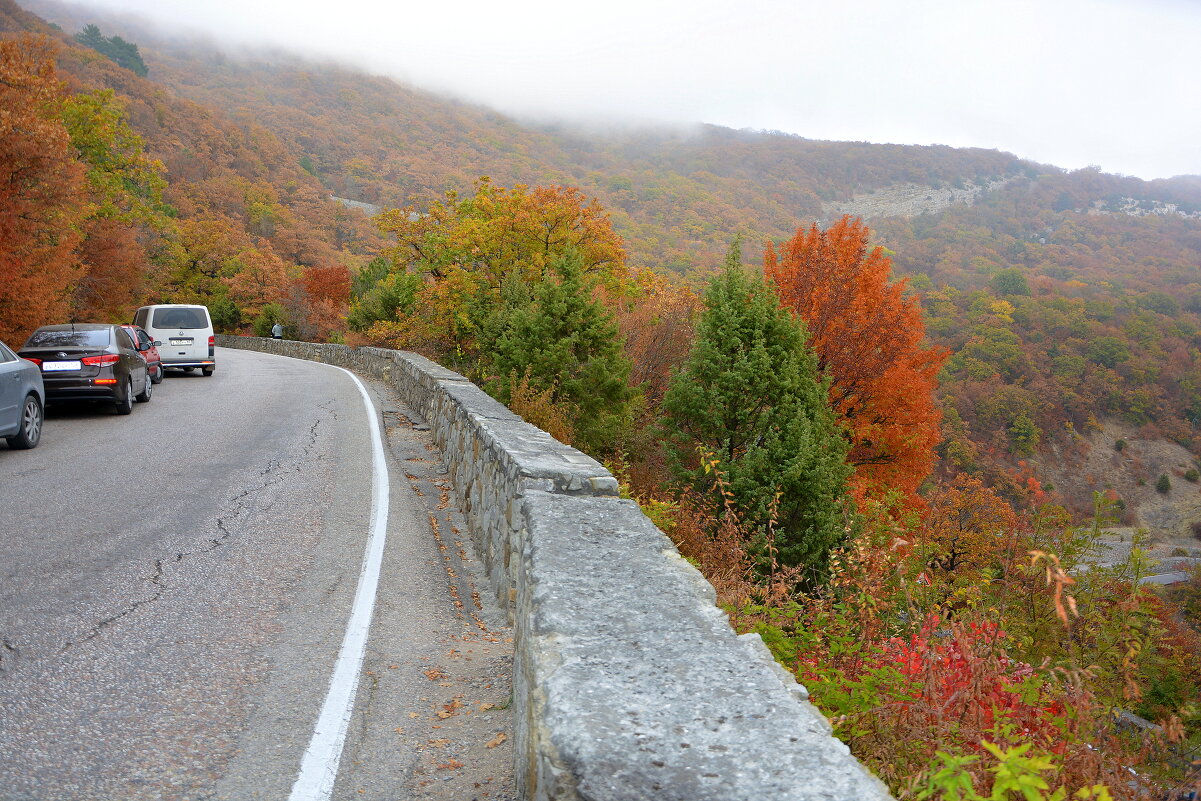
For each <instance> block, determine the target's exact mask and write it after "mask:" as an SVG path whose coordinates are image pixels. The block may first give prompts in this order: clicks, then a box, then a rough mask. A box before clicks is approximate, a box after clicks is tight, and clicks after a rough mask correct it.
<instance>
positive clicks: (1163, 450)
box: [1033, 422, 1201, 548]
mask: <svg viewBox="0 0 1201 801" xmlns="http://www.w3.org/2000/svg"><path fill="white" fill-rule="evenodd" d="M1082 444H1084V443H1082ZM1033 464H1034V466H1035V469H1036V471H1037V474H1038V476H1039V478H1040V479H1042V481H1043V483H1044V484H1047V483H1050V484H1052V485H1053V486H1054V488H1055V491H1056V493H1057V494H1058V495H1059V496H1060V497H1062V498H1065V499H1068V500H1073V501H1076V503H1075V504H1074V505H1077V506H1082V505H1084V504H1083V503H1082V501H1083V500H1087V499H1088V498H1089V497H1091V495H1092V493H1093V492H1104V491H1107V490H1112V491H1113V492H1115V493H1117V496H1118V498H1120V499H1121V500H1120V503H1119V506H1120V508H1119V512H1120V513H1121V515H1122V518H1123V522H1125V523H1127V524H1129V525H1130V526H1132V527H1135V528H1142V529H1146V530H1147V532H1148V533H1149V534H1150V535H1151V537H1152V539H1153V540H1155V541H1158V542H1161V543H1164V544H1170V545H1174V546H1187V547H1190V548H1191V547H1194V546H1201V540H1199V539H1198V538H1197V537H1196V536H1195V533H1194V528H1193V527H1194V525H1201V483H1199V482H1198V481H1197V480H1196V479H1197V477H1198V476H1197V473H1198V471H1197V463H1196V459H1195V457H1194V456H1193V455H1192V454H1191V453H1189V451H1187V450H1186V449H1184V448H1182V447H1181V446H1179V445H1177V444H1176V443H1174V442H1169V441H1167V440H1162V439H1142V438H1140V437H1139V436H1138V432H1137V431H1136V430H1134V429H1130V428H1126V427H1124V426H1121V425H1119V424H1117V423H1113V422H1110V423H1106V424H1105V425H1104V426H1103V427H1102V428H1101V430H1099V431H1095V432H1094V433H1093V434H1092V435H1091V436H1090V437H1088V441H1087V447H1084V448H1077V449H1067V448H1063V447H1061V446H1052V447H1051V448H1050V449H1049V450H1048V451H1047V452H1045V453H1043V454H1040V455H1039V456H1038V457H1037V458H1036V459H1034V460H1033ZM1165 476H1166V478H1167V481H1166V482H1163V479H1162V478H1161V477H1165ZM1190 479H1192V480H1190ZM1157 485H1158V486H1157Z"/></svg>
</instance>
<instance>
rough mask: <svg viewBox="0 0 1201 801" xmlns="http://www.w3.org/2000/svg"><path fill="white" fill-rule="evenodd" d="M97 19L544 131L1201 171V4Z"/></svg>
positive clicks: (478, 9)
mask: <svg viewBox="0 0 1201 801" xmlns="http://www.w3.org/2000/svg"><path fill="white" fill-rule="evenodd" d="M18 2H23V3H24V4H26V5H28V6H29V7H30V8H31V9H33V10H35V11H36V10H37V6H36V5H35V2H34V0H18ZM88 5H92V6H97V7H101V8H104V9H107V10H109V11H116V12H121V13H124V14H127V15H129V18H130V19H131V20H132V19H135V18H140V19H141V20H143V21H145V22H151V23H154V24H155V25H156V26H158V28H159V30H160V31H161V32H165V33H170V34H172V35H203V36H205V38H207V39H208V40H209V41H210V42H212V43H213V44H214V45H216V46H220V47H222V48H224V49H227V50H228V51H229V52H230V53H231V54H232V55H235V56H237V55H246V54H247V53H248V52H250V51H252V50H253V51H255V52H258V53H260V54H261V53H263V52H264V51H267V50H276V51H280V50H282V51H285V52H290V53H294V54H296V55H297V56H300V57H304V58H307V59H315V60H335V61H338V62H342V63H345V64H347V65H351V66H355V67H358V68H362V69H364V70H367V71H369V72H372V73H378V74H383V75H388V76H391V77H393V78H396V79H397V80H400V81H402V82H405V83H408V84H411V85H414V86H416V87H419V88H422V89H427V90H431V91H434V92H438V93H441V94H446V95H450V96H453V97H456V98H459V99H464V100H469V101H471V102H475V103H481V104H484V105H487V106H490V107H492V108H495V109H497V110H499V111H502V112H505V113H508V114H511V115H515V116H517V117H519V118H521V119H526V120H534V121H538V122H542V123H546V122H554V123H559V124H567V125H572V126H587V127H588V128H589V129H595V130H600V131H614V130H619V129H622V128H624V127H625V126H646V125H652V124H669V125H671V126H672V127H676V128H678V129H680V130H686V129H688V128H689V127H691V126H692V125H694V124H695V123H698V122H706V123H713V124H717V125H724V126H728V127H731V128H753V129H763V130H779V131H787V132H790V133H795V134H799V135H801V136H805V137H807V138H811V139H835V140H854V141H869V142H892V143H901V144H946V145H952V146H956V147H968V146H972V147H986V148H997V149H1000V150H1006V151H1010V152H1013V153H1015V154H1017V155H1018V156H1021V157H1023V158H1029V159H1033V160H1035V161H1039V162H1043V163H1049V164H1054V165H1057V166H1061V167H1066V168H1079V167H1083V166H1086V165H1098V166H1100V167H1101V168H1102V169H1103V170H1105V171H1106V172H1116V173H1123V174H1129V175H1136V176H1139V177H1142V178H1159V177H1169V176H1172V175H1178V174H1185V173H1191V174H1201V148H1198V147H1197V144H1196V141H1197V135H1198V133H1199V132H1201V102H1199V101H1198V99H1197V97H1198V96H1197V94H1196V89H1195V86H1194V81H1195V78H1196V76H1197V75H1199V74H1201V55H1199V51H1198V50H1197V49H1196V48H1194V47H1191V46H1190V43H1192V42H1195V41H1201V3H1196V2H1192V0H1058V2H1055V3H1046V2H1044V1H1043V0H1014V1H1013V2H1005V3H1001V2H984V1H981V2H976V1H975V0H968V1H967V2H965V1H964V0H910V1H909V2H896V0H844V1H843V2H838V3H835V2H829V1H828V0H826V1H825V2H814V0H746V1H745V2H742V3H730V2H728V0H691V1H690V2H683V0H614V1H613V2H609V3H605V4H600V5H597V4H589V5H584V4H569V3H563V2H561V0H559V1H557V2H550V1H549V0H514V2H510V3H485V2H478V0H470V1H469V2H459V3H440V4H438V3H434V4H430V3H415V2H399V3H382V2H372V0H343V1H342V2H339V3H315V2H306V0H291V2H283V0H258V1H257V2H254V3H246V2H231V1H230V0H208V1H207V2H205V3H196V2H194V0H91V2H89V3H88ZM112 32H116V33H120V31H110V32H109V33H112Z"/></svg>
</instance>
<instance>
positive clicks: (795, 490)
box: [663, 242, 850, 580]
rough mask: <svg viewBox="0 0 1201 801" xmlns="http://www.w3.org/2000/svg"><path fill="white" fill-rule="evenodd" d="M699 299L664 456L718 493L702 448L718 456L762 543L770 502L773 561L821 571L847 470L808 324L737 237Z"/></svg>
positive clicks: (837, 524)
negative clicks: (755, 266) (751, 266)
mask: <svg viewBox="0 0 1201 801" xmlns="http://www.w3.org/2000/svg"><path fill="white" fill-rule="evenodd" d="M704 303H705V308H704V310H703V311H702V313H701V316H700V319H699V320H698V322H697V330H696V340H695V342H694V344H693V347H692V351H691V352H690V354H689V357H688V360H687V362H686V363H685V365H684V368H683V369H682V370H681V371H680V372H679V373H678V374H676V375H675V376H674V377H673V380H672V383H671V386H670V388H669V389H668V391H667V395H666V396H665V398H664V401H663V409H664V411H665V413H666V433H667V438H668V458H669V461H670V462H671V464H672V466H673V468H674V470H675V471H676V472H677V474H678V476H679V477H680V478H681V479H682V480H684V481H686V482H687V483H689V484H690V485H692V486H693V487H694V488H695V489H698V490H700V491H711V490H712V487H713V476H712V475H711V474H709V473H707V472H706V471H705V470H704V468H703V465H701V464H699V459H698V448H700V449H702V450H704V451H706V452H708V453H711V454H713V456H714V457H715V458H716V459H718V460H719V461H720V464H719V466H718V470H720V471H721V472H722V473H723V474H724V476H725V477H726V480H727V481H728V483H729V489H730V491H731V492H732V493H733V500H734V504H735V506H736V508H737V511H738V513H739V514H740V515H741V517H742V519H743V521H744V522H745V523H748V524H750V525H751V526H752V527H754V528H756V529H757V530H758V531H759V538H760V539H759V544H758V546H757V547H759V548H762V547H763V542H762V537H763V535H764V534H765V532H766V530H767V527H768V525H769V521H770V520H771V518H772V513H773V505H774V506H775V509H774V512H775V520H776V523H775V545H776V548H777V549H778V555H777V558H778V559H779V561H780V562H781V563H782V564H785V565H802V566H804V568H805V570H806V575H807V576H809V577H810V579H811V580H812V579H816V578H819V577H820V576H821V575H823V574H824V573H825V570H826V567H827V562H828V555H829V551H830V549H831V548H833V547H835V546H836V545H838V544H839V543H840V542H841V541H842V540H843V538H844V537H845V533H846V525H847V521H848V514H849V507H848V505H847V503H846V498H845V495H846V482H847V478H848V476H849V475H850V468H849V467H848V466H847V463H846V452H847V447H848V446H847V442H846V439H845V437H843V436H842V435H841V433H840V432H839V430H838V428H837V425H836V423H835V419H834V416H833V413H832V412H831V411H830V408H829V406H828V404H827V400H826V398H827V387H826V385H825V384H824V383H823V382H822V381H821V379H820V378H819V374H818V370H817V360H816V358H815V356H814V355H813V353H812V351H811V350H810V349H809V348H808V347H807V345H806V333H805V330H804V326H803V323H801V322H799V321H796V320H794V319H793V317H792V315H790V314H789V313H788V312H787V311H786V310H784V309H783V308H781V306H780V304H779V301H778V300H777V298H776V295H775V293H774V292H772V290H771V289H770V288H769V287H768V286H767V285H766V284H765V283H764V282H763V280H762V279H760V278H752V277H751V276H748V275H747V273H746V272H745V271H744V269H743V267H742V264H741V253H740V248H739V245H738V243H737V242H735V244H734V246H733V248H731V251H730V254H729V256H727V259H726V267H725V270H724V272H723V273H722V274H721V275H719V276H717V277H715V278H714V279H712V280H711V281H710V283H709V286H708V289H707V290H706V293H705V298H704ZM777 493H779V500H778V502H775V503H773V502H774V499H775V497H776V494H777ZM761 555H762V554H761Z"/></svg>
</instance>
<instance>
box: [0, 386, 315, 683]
mask: <svg viewBox="0 0 1201 801" xmlns="http://www.w3.org/2000/svg"><path fill="white" fill-rule="evenodd" d="M332 403H333V401H327V402H326V403H323V404H320V405H319V406H318V408H319V409H321V410H322V411H324V412H325V413H327V414H329V415H331V416H333V417H334V418H335V419H337V413H336V412H335V411H334V410H333V409H332V408H330V404H332ZM322 420H323V418H322V417H320V416H319V417H317V419H316V420H314V421H313V424H312V426H310V427H309V430H308V436H307V441H306V442H305V443H304V445H303V446H302V447H301V451H300V454H299V456H298V457H297V458H296V459H294V460H292V462H291V464H290V465H289V466H288V467H287V468H284V466H283V463H282V462H281V461H280V460H278V459H271V460H269V461H268V462H267V466H266V467H265V468H264V469H263V470H261V471H260V472H259V478H260V479H263V481H262V482H261V483H260V484H259V485H258V486H255V487H248V488H246V489H244V490H242V491H241V492H240V493H238V494H237V495H234V496H233V497H232V498H230V499H229V500H228V501H227V502H226V503H225V505H224V507H223V509H222V514H221V515H219V516H218V517H217V519H216V528H217V531H218V532H219V533H218V535H217V536H215V537H210V538H209V539H208V543H207V545H206V546H205V547H201V548H197V549H195V550H191V551H177V552H176V553H175V556H174V557H173V558H171V559H170V560H169V563H170V564H179V563H180V562H182V561H183V560H184V559H187V558H189V557H193V556H203V555H204V554H208V553H212V552H213V551H215V550H217V549H218V548H220V547H221V546H223V545H224V544H225V543H226V542H228V541H229V540H230V539H231V538H232V537H233V536H234V534H235V533H238V532H237V526H236V525H234V522H233V521H235V520H236V519H237V518H238V517H240V516H242V515H243V514H244V513H246V514H247V516H248V515H249V513H250V512H255V511H261V510H264V509H270V508H271V506H272V504H267V505H265V506H260V505H259V504H258V496H259V494H260V493H262V492H263V490H265V489H267V488H268V487H272V486H274V485H276V484H279V483H280V482H281V481H283V480H284V479H285V478H287V477H288V476H289V475H293V474H297V473H302V472H304V463H305V462H306V461H308V460H309V459H310V458H311V457H312V454H313V451H314V450H315V449H316V447H317V440H318V438H319V436H320V434H319V429H320V428H321V423H322ZM316 458H317V459H323V458H324V454H318V456H317V457H316ZM231 525H233V526H234V528H232V529H231V528H230V526H231ZM164 574H165V568H164V561H163V560H162V559H156V560H155V561H154V572H153V573H152V574H151V575H150V576H148V577H145V578H144V580H145V581H147V582H149V583H150V584H151V585H153V586H154V587H156V588H157V589H156V590H155V592H154V593H153V594H151V595H150V596H148V597H146V598H140V599H138V600H136V601H132V602H131V603H130V604H129V605H128V606H127V607H126V608H124V609H123V610H121V611H120V612H118V613H116V614H114V615H111V616H109V617H107V618H105V619H103V620H101V621H99V622H97V623H96V625H94V626H92V628H91V629H89V630H88V631H87V633H86V634H84V635H83V636H82V637H80V638H79V639H76V640H68V641H67V642H66V643H65V644H64V645H63V646H62V648H60V649H59V652H58V653H59V655H60V656H61V655H62V654H65V653H66V652H67V651H69V650H70V649H72V648H74V647H76V646H78V645H82V644H84V643H86V642H88V641H89V640H93V639H95V638H96V637H98V636H100V634H101V633H103V632H104V630H105V629H107V628H109V627H110V626H112V625H113V624H114V623H117V622H118V621H120V620H121V619H123V618H125V617H128V616H129V615H131V614H133V613H134V612H136V611H137V610H138V609H140V608H142V607H143V606H146V605H147V604H151V603H154V602H155V601H157V600H158V599H159V598H161V597H162V596H163V595H164V593H166V592H167V590H169V589H170V586H169V585H168V584H167V583H166V582H165V580H164ZM3 643H4V645H5V647H6V648H8V649H9V650H13V651H14V652H15V651H16V649H15V648H12V647H11V646H9V643H8V640H7V639H5V640H4V641H3ZM2 658H3V655H2V654H0V669H3V661H2Z"/></svg>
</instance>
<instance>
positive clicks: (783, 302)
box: [0, 0, 1201, 801]
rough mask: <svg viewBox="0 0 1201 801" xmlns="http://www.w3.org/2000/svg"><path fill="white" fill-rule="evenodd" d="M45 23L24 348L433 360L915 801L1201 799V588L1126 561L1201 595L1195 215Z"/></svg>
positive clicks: (1197, 210)
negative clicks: (130, 332) (158, 313)
mask: <svg viewBox="0 0 1201 801" xmlns="http://www.w3.org/2000/svg"><path fill="white" fill-rule="evenodd" d="M26 6H27V7H28V8H30V9H33V11H29V10H25V9H23V8H22V7H20V6H18V5H16V4H15V3H14V2H13V0H0V166H2V167H3V169H0V339H3V340H5V341H6V342H7V343H9V344H19V343H20V342H21V341H23V339H24V337H25V336H26V335H27V334H28V333H29V332H30V331H32V330H33V328H34V327H36V326H38V325H42V324H46V323H51V322H61V321H63V320H66V319H71V320H78V321H83V320H88V321H90V320H109V321H123V320H128V319H130V314H131V312H132V311H133V309H134V308H136V307H137V306H138V305H140V304H142V303H147V302H198V303H204V304H206V305H207V306H208V307H209V308H210V310H211V311H212V314H213V320H214V324H215V326H216V328H217V329H218V330H219V331H221V332H223V333H234V334H248V335H257V336H266V335H268V333H269V332H270V331H271V330H272V328H273V327H274V326H275V325H277V324H278V325H281V326H283V328H284V331H285V336H286V337H287V338H290V339H301V340H311V341H328V342H340V343H345V344H349V345H364V344H374V345H380V346H384V347H396V348H405V349H412V350H417V351H419V352H421V353H424V354H426V355H428V356H430V357H431V358H434V359H436V360H438V361H440V362H442V363H444V364H446V365H448V366H450V367H452V368H453V369H455V370H458V371H461V372H462V373H463V374H464V375H466V376H468V377H469V378H470V379H471V380H473V381H475V382H477V383H478V384H479V385H480V386H481V387H483V388H484V389H485V390H486V391H487V392H488V393H489V394H491V395H492V396H494V397H495V398H497V399H498V400H499V401H501V402H503V403H505V404H507V405H508V406H510V407H511V408H512V409H513V410H514V411H516V412H517V413H518V414H520V415H521V416H522V417H524V418H525V419H526V420H528V421H529V422H531V423H533V424H535V425H537V426H539V427H540V428H543V429H545V430H547V431H549V432H550V433H551V434H552V435H553V436H555V437H556V438H558V439H559V440H560V441H562V442H564V443H568V444H570V445H573V446H575V447H578V448H580V449H581V450H583V451H585V452H587V453H589V454H591V455H593V456H596V457H597V458H598V459H601V460H603V461H604V462H605V464H606V465H607V466H608V467H609V468H610V469H611V470H612V471H613V473H614V474H615V475H616V476H617V477H618V479H619V481H620V482H621V485H622V489H623V492H624V493H626V494H627V495H629V496H630V497H633V498H635V499H636V500H637V501H638V502H639V503H640V504H641V505H642V508H643V509H644V511H645V512H646V513H647V514H648V515H649V516H650V517H651V518H652V520H653V521H654V522H655V524H656V525H657V526H659V527H660V528H661V529H662V530H663V531H664V532H665V533H666V534H667V535H668V536H669V537H671V539H672V541H673V542H674V543H675V544H676V545H677V547H678V548H679V550H680V552H681V554H682V555H684V556H685V557H686V558H688V559H689V560H690V561H691V562H692V563H693V564H695V565H696V566H697V567H698V568H699V569H700V570H701V571H702V572H703V573H704V575H705V577H706V578H707V579H708V580H709V581H710V582H711V583H712V585H713V586H714V588H715V590H716V592H717V599H718V603H719V605H720V606H721V607H722V608H723V609H724V610H725V612H726V613H727V614H728V615H729V616H730V620H731V623H732V624H733V625H734V626H735V627H736V628H737V629H738V630H739V631H742V632H745V631H755V632H757V633H758V634H760V635H761V636H762V637H763V640H764V642H765V643H766V644H767V646H768V647H769V648H770V649H771V650H772V652H773V653H774V654H775V656H776V658H777V659H778V660H779V662H780V663H781V664H782V665H784V666H785V667H786V668H787V669H788V670H790V671H792V672H793V673H794V674H796V676H797V677H798V679H800V680H801V681H802V682H803V683H804V684H805V686H806V687H807V688H808V689H809V691H810V693H811V698H812V699H813V701H814V703H816V704H817V705H818V706H819V708H820V709H821V710H822V711H823V712H824V713H825V714H826V715H827V716H829V718H830V719H831V721H832V722H833V725H834V726H835V732H836V734H837V735H838V736H839V737H841V738H842V739H844V740H845V741H846V742H847V743H848V745H849V746H850V747H851V749H852V751H853V752H854V753H855V754H856V756H858V757H859V758H860V759H862V760H864V761H865V762H866V763H867V764H868V765H869V766H870V767H871V768H872V770H873V771H875V772H876V773H877V775H879V776H880V777H881V778H882V779H884V780H885V781H886V782H887V783H888V785H889V787H890V788H891V789H892V791H893V792H894V794H895V795H896V796H897V797H898V798H902V799H910V798H913V799H918V798H938V799H973V801H982V799H983V798H985V797H988V798H993V799H999V798H1015V797H1017V793H1019V792H1020V794H1021V797H1022V798H1025V799H1027V801H1034V800H1035V799H1037V800H1038V801H1048V799H1057V798H1066V797H1069V796H1070V797H1073V798H1093V799H1109V798H1129V799H1135V798H1138V799H1141V798H1146V797H1150V796H1152V795H1154V796H1155V797H1169V796H1168V795H1167V794H1168V792H1169V791H1170V790H1171V788H1177V789H1179V788H1180V787H1184V786H1186V785H1187V784H1189V783H1190V782H1192V783H1195V782H1197V781H1201V762H1196V761H1194V756H1191V755H1195V754H1197V753H1201V704H1198V703H1197V699H1198V698H1199V697H1201V661H1198V659H1197V654H1198V653H1201V600H1199V599H1201V568H1196V569H1195V571H1194V572H1193V573H1191V574H1188V575H1191V578H1189V579H1188V580H1186V581H1182V582H1180V584H1179V585H1178V586H1177V587H1176V588H1175V589H1172V590H1168V591H1160V590H1159V589H1157V588H1156V585H1153V584H1151V583H1147V582H1145V581H1144V579H1145V578H1147V577H1148V575H1147V574H1148V571H1149V570H1150V569H1151V562H1150V561H1149V560H1148V554H1149V553H1151V552H1150V551H1148V550H1147V547H1148V540H1147V535H1146V534H1145V533H1143V532H1140V531H1138V529H1149V530H1150V532H1151V534H1152V535H1154V536H1155V537H1157V538H1158V539H1159V541H1158V542H1156V543H1155V548H1157V549H1158V551H1155V553H1158V554H1159V555H1160V556H1163V557H1164V558H1165V559H1167V558H1168V557H1169V556H1170V557H1171V558H1172V559H1175V560H1182V561H1179V562H1175V563H1174V564H1176V565H1177V567H1175V568H1174V569H1175V570H1178V571H1185V570H1187V569H1190V568H1187V564H1189V563H1190V562H1191V563H1196V562H1198V561H1201V559H1198V557H1201V542H1199V541H1198V540H1201V469H1199V468H1201V463H1199V462H1198V457H1201V432H1199V431H1198V429H1197V424H1198V423H1199V422H1201V276H1199V270H1201V177H1197V176H1183V177H1177V178H1173V179H1170V180H1157V181H1143V180H1140V179H1137V178H1131V177H1125V176H1118V175H1110V174H1105V173H1103V172H1101V171H1100V170H1099V169H1096V168H1089V169H1083V170H1076V171H1065V170H1062V169H1059V168H1056V167H1054V166H1049V165H1043V164H1036V163H1033V162H1030V161H1026V160H1023V159H1021V158H1019V157H1017V156H1014V155H1012V154H1008V153H1001V152H998V151H995V150H982V149H955V148H950V147H943V146H928V147H919V146H901V145H876V144H868V143H862V142H822V141H813V140H808V139H804V138H801V137H798V136H793V135H788V134H783V133H778V132H763V131H745V130H744V131H736V130H730V129H726V128H719V127H715V126H710V125H700V124H698V125H696V126H693V127H691V128H688V129H684V128H676V129H667V128H658V129H655V128H643V129H639V130H632V129H624V130H623V129H620V128H614V129H612V130H609V131H607V132H604V133H601V132H597V131H589V130H587V129H584V128H582V127H572V126H568V125H554V126H552V125H548V124H545V123H542V124H539V123H533V122H529V121H522V120H518V119H514V118H511V117H507V116H505V115H503V114H500V113H498V112H495V111H492V110H489V109H486V108H482V107H480V106H477V105H471V104H467V103H463V102H459V101H455V100H451V99H447V98H442V97H438V96H436V95H434V94H431V93H429V92H425V91H422V90H420V89H418V88H414V87H410V86H404V85H402V84H399V83H397V82H395V81H393V80H390V79H387V78H384V77H380V76H370V75H366V74H364V73H362V72H357V71H355V70H353V69H350V68H347V67H344V66H337V65H333V64H319V63H313V62H309V61H304V60H302V58H301V57H298V56H295V55H288V54H281V53H271V54H265V53H247V52H245V51H242V52H234V51H232V50H226V49H224V48H222V46H221V44H220V43H215V42H205V41H200V40H197V39H187V38H185V39H177V38H172V37H170V36H168V35H167V34H163V33H161V32H157V31H155V30H152V29H150V28H148V27H146V26H145V25H143V24H140V23H138V22H136V21H133V20H129V19H124V18H117V17H113V16H111V15H106V14H104V13H102V12H97V11H94V10H91V9H88V8H86V7H84V6H67V5H61V4H58V3H55V2H52V1H51V0H27V2H26ZM34 12H36V13H34ZM39 15H40V16H39ZM1120 526H1126V527H1129V528H1119V527H1120ZM1190 555H1191V556H1192V557H1193V558H1192V559H1190V558H1189V557H1190ZM1181 575H1184V573H1183V572H1182V573H1181ZM1115 716H1116V717H1115ZM1132 716H1133V717H1132ZM1132 719H1134V720H1142V721H1143V723H1145V724H1146V725H1145V726H1143V725H1142V724H1139V725H1138V726H1135V728H1134V729H1131V728H1130V726H1129V725H1125V723H1128V722H1129V721H1130V720H1132ZM1132 770H1134V771H1136V772H1135V773H1131V771H1132ZM1131 776H1136V777H1138V778H1137V780H1132V779H1131V778H1130V777H1131ZM1015 782H1016V783H1015ZM1044 791H1045V792H1044Z"/></svg>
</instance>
